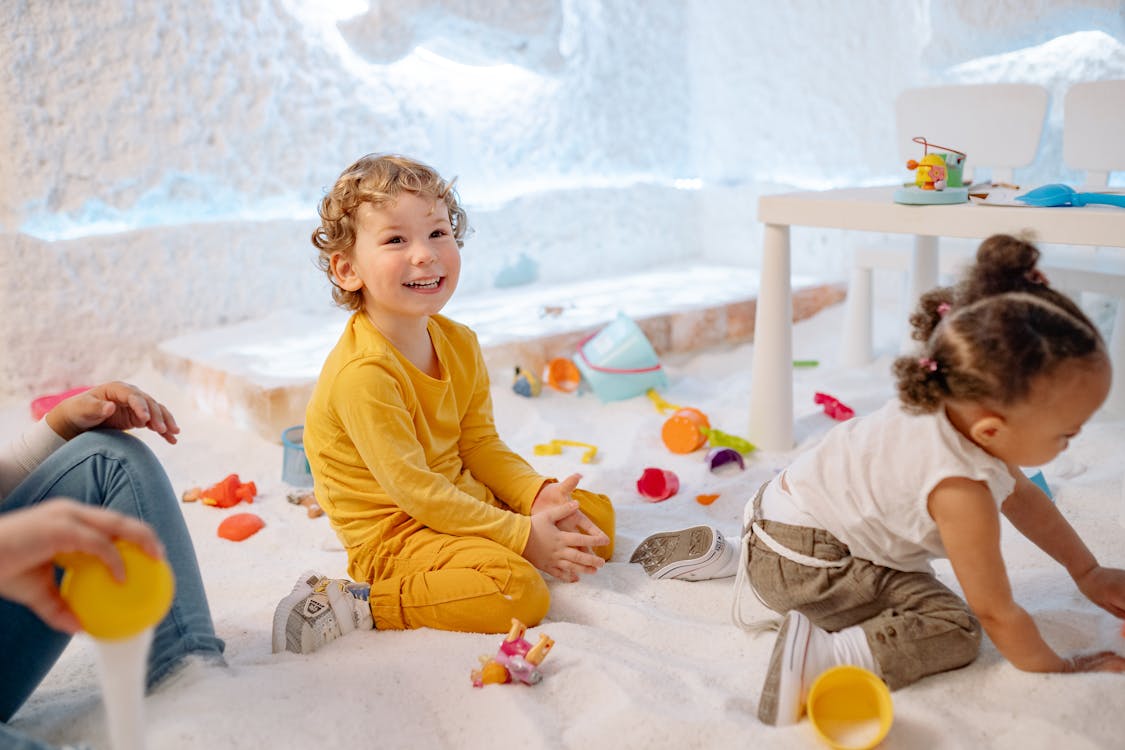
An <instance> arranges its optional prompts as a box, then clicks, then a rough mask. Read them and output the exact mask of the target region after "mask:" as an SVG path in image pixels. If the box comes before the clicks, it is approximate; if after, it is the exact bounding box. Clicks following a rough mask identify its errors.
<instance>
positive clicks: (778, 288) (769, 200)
mask: <svg viewBox="0 0 1125 750" xmlns="http://www.w3.org/2000/svg"><path fill="white" fill-rule="evenodd" d="M894 190H895V187H894V186H890V187H875V188H849V189H843V190H827V191H821V192H800V193H782V194H778V195H765V196H762V197H761V198H760V199H759V200H758V221H760V222H762V223H763V224H765V229H764V235H763V245H762V281H761V288H760V290H759V295H758V308H757V315H756V319H755V322H754V363H753V368H752V370H751V382H750V427H749V438H750V440H751V442H753V443H754V444H756V445H758V446H759V447H761V448H764V449H767V450H789V449H790V448H792V447H793V369H792V363H793V340H792V338H793V320H792V290H791V287H790V282H789V269H790V257H789V252H790V251H789V227H791V226H802V227H823V228H830V229H853V230H858V231H865V232H886V233H892V234H895V233H897V234H911V235H914V236H915V245H914V262H913V268H912V271H913V273H912V274H911V278H912V279H913V280H914V281H913V284H912V292H914V293H915V294H917V293H920V292H922V291H925V290H927V289H929V288H931V287H933V286H935V285H936V282H937V278H938V256H937V239H938V238H939V237H963V238H969V239H974V238H984V237H988V236H990V235H993V234H997V233H1007V234H1018V233H1020V232H1024V231H1028V230H1030V231H1031V232H1033V235H1032V238H1033V239H1034V241H1036V242H1044V243H1060V244H1069V245H1100V246H1107V247H1125V210H1122V209H1121V208H1115V207H1112V206H1084V207H1082V208H1074V207H1069V206H1067V207H1058V208H1034V207H1030V206H1018V207H1017V206H986V205H977V204H973V203H962V204H957V205H951V206H905V205H901V204H898V203H895V202H894V201H893V200H892V194H893V193H894ZM1115 379H1116V376H1115ZM1115 387H1116V384H1115Z"/></svg>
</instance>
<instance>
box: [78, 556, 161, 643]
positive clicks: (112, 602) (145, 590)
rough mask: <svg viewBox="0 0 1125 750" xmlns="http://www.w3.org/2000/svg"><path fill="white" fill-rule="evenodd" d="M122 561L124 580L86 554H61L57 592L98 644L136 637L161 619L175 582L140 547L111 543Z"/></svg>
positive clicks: (158, 563)
mask: <svg viewBox="0 0 1125 750" xmlns="http://www.w3.org/2000/svg"><path fill="white" fill-rule="evenodd" d="M114 546H115V547H116V548H117V551H118V553H119V554H120V555H121V559H122V561H123V562H124V563H125V580H124V581H116V580H114V578H113V576H112V574H111V573H110V572H109V569H108V568H107V567H106V566H105V564H104V563H102V562H101V561H100V560H98V559H97V558H96V557H93V556H91V555H85V554H80V553H72V554H66V555H60V556H59V557H57V558H56V562H57V563H58V564H59V565H60V566H62V567H63V569H64V570H65V572H64V573H63V579H62V583H61V584H60V586H59V593H60V594H61V595H62V598H63V600H64V601H65V602H66V603H67V605H68V606H69V607H70V609H71V611H73V612H74V614H75V616H76V617H78V621H79V622H80V623H82V629H83V630H84V631H86V632H87V633H89V634H90V635H91V636H92V637H94V638H98V639H102V640H120V639H122V638H128V637H130V636H134V635H137V634H138V633H140V632H141V631H143V630H144V629H145V628H149V627H152V626H154V625H156V624H157V623H158V622H160V621H161V620H162V619H164V615H165V614H167V612H168V608H169V607H171V606H172V595H173V594H174V593H175V579H174V578H173V576H172V569H171V568H169V567H168V563H167V562H165V561H164V560H161V559H156V558H153V557H149V556H148V555H147V554H145V553H144V552H143V551H142V550H141V548H140V547H138V546H137V545H135V544H133V543H132V542H127V541H124V540H122V539H118V540H117V541H115V542H114Z"/></svg>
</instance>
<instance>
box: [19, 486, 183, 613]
mask: <svg viewBox="0 0 1125 750" xmlns="http://www.w3.org/2000/svg"><path fill="white" fill-rule="evenodd" d="M115 539H127V540H129V541H131V542H134V543H136V544H137V545H138V546H140V548H141V549H143V550H144V551H145V553H147V554H148V555H150V556H152V557H154V558H163V557H164V547H163V545H161V543H160V540H159V539H158V538H157V536H156V534H155V532H153V530H152V529H151V528H150V527H149V526H148V525H146V524H144V523H142V522H141V521H139V520H137V519H136V518H131V517H129V516H124V515H121V514H120V513H115V512H113V511H109V510H105V509H104V508H94V507H91V506H88V505H82V504H81V503H78V502H75V501H74V500H64V499H55V500H47V501H44V502H42V503H39V504H38V505H34V506H32V507H30V508H24V509H21V510H14V511H11V512H10V513H5V514H4V515H3V516H0V596H2V597H4V598H5V599H9V600H11V601H14V602H18V603H20V604H23V605H24V606H25V607H27V608H28V609H30V610H31V611H32V612H34V613H35V614H36V615H38V617H39V618H40V619H41V620H43V622H45V623H47V625H49V626H51V627H52V628H54V629H56V630H61V631H63V632H64V633H75V632H77V631H78V630H79V629H80V627H81V626H80V625H79V624H78V619H77V618H76V617H75V616H74V613H73V612H71V611H70V609H69V608H68V607H67V606H66V603H65V602H64V601H63V600H62V597H60V596H59V590H58V587H57V586H56V585H55V562H54V560H55V557H56V556H58V555H60V554H63V553H67V552H82V553H85V554H88V555H93V556H94V557H96V558H98V559H99V560H101V561H102V562H103V563H104V564H105V566H106V567H107V568H109V571H110V573H112V574H113V577H114V579H116V580H118V581H121V580H124V578H125V563H124V562H123V561H122V560H121V555H120V554H119V553H118V551H117V548H116V547H114V546H113V541H114V540H115Z"/></svg>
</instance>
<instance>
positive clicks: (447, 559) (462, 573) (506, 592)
mask: <svg viewBox="0 0 1125 750" xmlns="http://www.w3.org/2000/svg"><path fill="white" fill-rule="evenodd" d="M571 494H572V497H573V498H574V499H575V500H577V501H578V504H579V507H580V508H581V509H582V512H583V513H585V514H586V516H587V517H589V519H590V520H591V521H593V522H594V523H595V524H597V526H598V528H600V529H601V530H602V531H604V532H605V533H606V535H607V536H608V537H609V539H610V541H609V545H607V546H605V547H598V548H596V549H595V550H594V552H595V553H596V554H597V555H598V556H599V557H601V558H602V559H604V560H608V559H610V557H612V556H613V536H614V513H613V504H612V503H611V502H610V499H609V498H608V497H606V496H605V495H599V494H597V493H594V492H587V491H586V490H581V489H576V490H574V492H573V493H571ZM373 562H374V569H375V579H376V580H374V581H372V582H371V614H372V616H373V617H374V618H375V627H376V628H378V629H380V630H406V629H412V628H436V629H438V630H460V631H464V632H470V633H507V632H508V629H509V628H510V627H511V624H512V618H513V617H514V618H516V619H518V620H520V621H521V622H522V623H523V624H524V625H527V626H528V627H533V626H535V625H538V624H539V622H540V621H541V620H542V619H543V617H544V616H546V614H547V608H548V607H549V606H550V604H551V597H550V594H549V593H548V591H547V584H546V582H544V580H543V575H542V574H541V573H540V572H539V571H538V570H536V569H535V566H534V565H532V564H531V563H530V562H528V561H527V560H526V559H524V558H523V557H522V556H521V555H520V554H519V553H517V552H513V551H512V550H510V549H508V548H507V547H504V546H503V545H501V544H497V543H496V542H494V541H492V540H491V539H484V538H482V537H475V536H453V535H450V534H439V533H438V532H436V531H433V530H432V529H422V530H421V531H418V532H417V533H415V534H413V535H412V536H411V537H410V538H409V539H408V540H407V541H406V543H405V544H404V545H403V547H402V549H401V550H399V551H398V553H397V554H396V555H395V556H394V557H379V556H377V557H375V558H374V560H373Z"/></svg>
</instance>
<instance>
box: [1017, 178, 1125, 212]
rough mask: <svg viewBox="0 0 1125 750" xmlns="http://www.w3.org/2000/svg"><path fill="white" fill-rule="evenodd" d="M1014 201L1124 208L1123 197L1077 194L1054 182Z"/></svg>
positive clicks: (1124, 201) (1105, 194)
mask: <svg viewBox="0 0 1125 750" xmlns="http://www.w3.org/2000/svg"><path fill="white" fill-rule="evenodd" d="M1016 200H1018V201H1023V202H1024V203H1026V204H1027V205H1029V206H1085V205H1086V204H1087V203H1104V204H1106V205H1110V206H1121V207H1122V208H1125V195H1111V194H1109V193H1079V192H1078V191H1077V190H1075V189H1074V188H1072V187H1071V186H1070V185H1064V184H1062V183H1061V182H1055V183H1052V184H1050V185H1043V186H1042V187H1037V188H1035V189H1034V190H1030V191H1028V192H1026V193H1024V194H1023V195H1017V196H1016Z"/></svg>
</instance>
